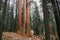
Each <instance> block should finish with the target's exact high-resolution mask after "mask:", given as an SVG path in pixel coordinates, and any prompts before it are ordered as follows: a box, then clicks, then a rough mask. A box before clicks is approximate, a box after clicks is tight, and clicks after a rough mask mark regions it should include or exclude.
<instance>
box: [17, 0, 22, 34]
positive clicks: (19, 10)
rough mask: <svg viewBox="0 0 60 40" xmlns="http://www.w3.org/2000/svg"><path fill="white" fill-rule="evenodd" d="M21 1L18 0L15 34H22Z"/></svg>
mask: <svg viewBox="0 0 60 40" xmlns="http://www.w3.org/2000/svg"><path fill="white" fill-rule="evenodd" d="M20 2H21V0H18V22H17V24H18V25H17V32H18V33H19V34H22V19H21V3H20Z"/></svg>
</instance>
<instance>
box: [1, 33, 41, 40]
mask: <svg viewBox="0 0 60 40" xmlns="http://www.w3.org/2000/svg"><path fill="white" fill-rule="evenodd" d="M2 40H42V38H41V37H38V36H32V37H26V36H22V35H20V34H17V33H13V32H3V35H2Z"/></svg>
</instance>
